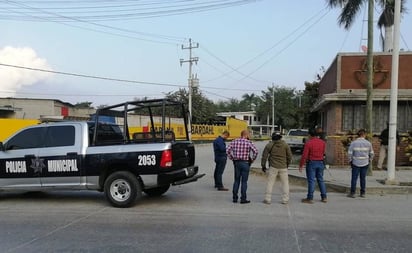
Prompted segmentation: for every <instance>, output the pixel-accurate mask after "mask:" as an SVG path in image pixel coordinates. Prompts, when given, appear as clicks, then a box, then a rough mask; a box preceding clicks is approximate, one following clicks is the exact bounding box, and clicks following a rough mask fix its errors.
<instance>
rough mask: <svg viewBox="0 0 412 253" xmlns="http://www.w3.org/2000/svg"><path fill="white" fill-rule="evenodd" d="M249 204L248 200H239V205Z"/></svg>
mask: <svg viewBox="0 0 412 253" xmlns="http://www.w3.org/2000/svg"><path fill="white" fill-rule="evenodd" d="M249 203H250V200H241V201H240V204H249Z"/></svg>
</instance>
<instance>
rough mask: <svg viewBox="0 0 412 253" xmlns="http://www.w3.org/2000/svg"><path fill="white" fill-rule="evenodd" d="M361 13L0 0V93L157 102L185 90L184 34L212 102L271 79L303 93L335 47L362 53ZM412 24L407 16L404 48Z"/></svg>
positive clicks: (294, 5) (269, 4)
mask: <svg viewBox="0 0 412 253" xmlns="http://www.w3.org/2000/svg"><path fill="white" fill-rule="evenodd" d="M406 8H407V9H408V10H409V12H411V11H412V1H407V2H406ZM173 9H175V10H176V11H173ZM183 9H184V10H183ZM375 9H376V10H375V20H376V19H377V17H378V16H379V14H380V9H379V7H378V6H376V7H375ZM366 10H367V6H364V8H363V10H362V11H361V13H360V14H359V16H358V17H357V18H356V22H355V23H354V24H353V26H352V27H351V28H350V30H345V29H344V28H343V27H340V26H339V25H338V22H337V19H338V16H339V13H340V10H339V9H330V8H328V6H327V4H326V1H324V0H305V1H303V0H289V1H275V0H260V1H250V0H243V1H241V0H222V1H216V0H192V1H184V0H174V1H160V0H140V1H130V0H128V1H127V0H116V1H104V0H102V1H97V0H78V1H76V0H72V1H56V0H49V1H47V0H45V1H36V0H24V1H1V2H0V31H1V32H0V34H1V36H0V97H20V98H46V99H59V100H62V101H64V102H68V103H72V104H76V103H80V102H86V101H88V102H92V103H93V104H92V105H93V106H99V105H110V104H115V103H121V102H124V101H130V100H134V99H136V98H139V99H141V98H145V97H147V98H161V97H164V96H165V94H167V93H169V92H175V91H177V90H178V89H179V88H185V89H187V88H188V78H189V63H188V62H187V61H188V59H189V57H190V50H189V49H187V48H188V47H189V40H191V41H192V46H193V47H194V48H193V49H192V50H191V53H192V58H197V59H198V60H197V62H196V63H195V62H194V63H193V66H192V74H193V75H196V76H197V78H198V79H199V88H200V91H201V92H202V93H203V94H204V95H205V96H206V97H208V98H209V99H211V100H213V101H215V102H216V101H227V100H229V99H232V98H235V99H241V98H242V95H244V94H246V93H247V94H251V93H255V94H256V95H261V93H262V91H266V90H267V89H268V87H271V86H272V85H275V86H280V87H288V88H294V89H296V90H303V89H304V83H305V82H313V81H315V80H316V76H317V74H319V73H321V69H322V67H323V68H326V69H327V68H328V67H329V66H330V64H331V63H332V61H333V60H334V58H335V57H336V55H337V54H338V53H339V52H361V47H362V45H366V44H367V41H366V38H367V22H366V21H365V20H366ZM411 26H412V14H411V13H406V14H404V15H403V17H402V21H401V40H400V48H401V49H403V50H405V51H411V50H412V29H411ZM374 27H375V28H376V29H375V30H374V35H375V36H374V37H375V38H374V51H381V47H380V40H379V29H377V26H376V24H375V26H374ZM181 60H183V62H182V64H181Z"/></svg>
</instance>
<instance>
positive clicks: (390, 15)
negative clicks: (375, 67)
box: [378, 0, 406, 52]
mask: <svg viewBox="0 0 412 253" xmlns="http://www.w3.org/2000/svg"><path fill="white" fill-rule="evenodd" d="M378 3H379V4H380V6H381V7H382V10H383V11H382V14H381V15H380V16H379V19H378V27H379V29H380V31H381V42H382V50H383V51H384V52H389V51H391V50H392V49H393V23H394V19H395V17H394V12H395V1H394V0H386V1H383V2H382V1H379V2H378ZM404 4H405V1H404V0H401V13H405V12H406V8H405V6H404ZM382 28H384V32H383V33H382Z"/></svg>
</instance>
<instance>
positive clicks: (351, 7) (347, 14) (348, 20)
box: [327, 0, 385, 133]
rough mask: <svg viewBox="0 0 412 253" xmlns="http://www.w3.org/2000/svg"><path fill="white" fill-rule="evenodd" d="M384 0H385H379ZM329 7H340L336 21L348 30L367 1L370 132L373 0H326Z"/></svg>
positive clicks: (368, 123) (368, 122)
mask: <svg viewBox="0 0 412 253" xmlns="http://www.w3.org/2000/svg"><path fill="white" fill-rule="evenodd" d="M379 1H385V0H379ZM327 2H328V4H329V6H330V7H331V8H336V7H338V8H342V7H343V8H342V12H341V14H340V15H339V18H338V23H339V25H343V26H344V28H345V29H346V30H348V29H349V28H350V27H351V26H352V24H353V22H354V20H355V18H356V16H357V14H358V13H359V12H360V10H361V9H362V6H363V5H364V4H365V3H366V2H367V3H368V51H367V62H368V63H367V65H368V70H367V73H368V85H367V90H366V129H367V131H368V133H371V132H372V109H373V108H372V106H373V103H372V92H373V11H374V0H356V1H347V0H327Z"/></svg>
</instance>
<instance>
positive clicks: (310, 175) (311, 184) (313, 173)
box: [306, 161, 327, 199]
mask: <svg viewBox="0 0 412 253" xmlns="http://www.w3.org/2000/svg"><path fill="white" fill-rule="evenodd" d="M324 168H325V165H324V163H323V161H309V162H308V163H307V164H306V177H307V180H308V196H307V198H308V199H313V192H314V191H315V178H316V181H317V182H318V186H319V190H320V197H321V198H322V199H324V198H326V197H327V196H326V186H325V182H324V181H323V170H324Z"/></svg>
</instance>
